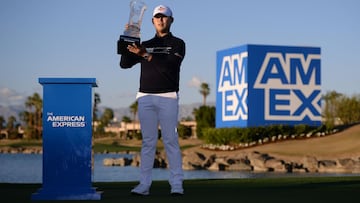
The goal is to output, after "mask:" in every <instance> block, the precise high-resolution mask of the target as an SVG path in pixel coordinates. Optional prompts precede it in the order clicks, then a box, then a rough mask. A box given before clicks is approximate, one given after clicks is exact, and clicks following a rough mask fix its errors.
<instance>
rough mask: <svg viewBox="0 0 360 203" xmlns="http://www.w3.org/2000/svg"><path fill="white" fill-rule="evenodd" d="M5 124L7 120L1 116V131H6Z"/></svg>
mask: <svg viewBox="0 0 360 203" xmlns="http://www.w3.org/2000/svg"><path fill="white" fill-rule="evenodd" d="M4 124H5V118H4V117H3V116H0V130H2V129H4Z"/></svg>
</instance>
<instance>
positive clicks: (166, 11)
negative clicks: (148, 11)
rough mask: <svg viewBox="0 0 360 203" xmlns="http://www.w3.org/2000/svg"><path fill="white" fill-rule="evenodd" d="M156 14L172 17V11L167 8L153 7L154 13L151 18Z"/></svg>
mask: <svg viewBox="0 0 360 203" xmlns="http://www.w3.org/2000/svg"><path fill="white" fill-rule="evenodd" d="M156 14H163V15H165V16H172V11H171V9H170V8H169V7H167V6H164V5H159V6H157V7H155V9H154V12H153V16H155V15H156Z"/></svg>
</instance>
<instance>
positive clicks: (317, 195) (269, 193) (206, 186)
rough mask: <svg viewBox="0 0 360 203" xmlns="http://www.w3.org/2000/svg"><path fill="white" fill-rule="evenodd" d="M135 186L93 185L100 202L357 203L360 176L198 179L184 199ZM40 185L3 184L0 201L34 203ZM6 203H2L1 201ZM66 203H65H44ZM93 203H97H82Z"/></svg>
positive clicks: (159, 185)
mask: <svg viewBox="0 0 360 203" xmlns="http://www.w3.org/2000/svg"><path fill="white" fill-rule="evenodd" d="M135 184H136V182H110V183H94V184H93V186H94V187H97V190H98V191H102V198H101V200H100V201H99V202H108V203H110V202H114V203H115V202H117V203H124V202H134V203H139V202H148V203H152V202H154V203H155V202H156V203H162V202H165V203H166V202H170V203H175V202H186V203H190V202H206V203H210V202H216V203H218V202H225V201H226V202H240V203H243V202H244V203H245V202H254V203H261V202H266V203H268V202H276V203H279V202H287V203H295V202H301V203H304V202H306V203H309V202H316V203H320V202H321V203H322V202H325V203H330V202H337V203H338V202H344V203H347V202H357V201H358V199H359V191H360V176H354V177H298V178H294V177H292V178H257V179H218V180H208V179H204V180H202V179H198V180H185V181H184V189H185V195H184V196H181V197H171V196H170V195H169V191H170V188H169V185H168V182H167V181H154V182H153V185H152V188H151V195H150V196H148V197H138V196H132V195H130V189H131V188H132V187H133V186H134V185H135ZM39 188H41V184H7V183H0V198H1V199H2V200H8V201H9V202H22V203H23V202H31V200H30V198H31V194H32V193H34V192H36V191H37V190H38V189H39ZM1 202H3V201H1ZM42 202H65V201H42ZM66 202H79V201H66ZM80 202H94V201H80Z"/></svg>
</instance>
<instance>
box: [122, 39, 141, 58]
mask: <svg viewBox="0 0 360 203" xmlns="http://www.w3.org/2000/svg"><path fill="white" fill-rule="evenodd" d="M133 43H135V44H137V45H140V38H138V37H130V36H126V35H120V39H119V40H118V42H117V53H118V54H126V53H129V51H128V50H127V46H128V45H129V44H133Z"/></svg>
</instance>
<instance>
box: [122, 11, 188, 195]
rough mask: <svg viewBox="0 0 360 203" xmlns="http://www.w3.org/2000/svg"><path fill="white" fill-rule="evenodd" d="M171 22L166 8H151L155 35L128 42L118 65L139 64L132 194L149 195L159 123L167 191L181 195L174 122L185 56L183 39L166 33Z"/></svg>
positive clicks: (176, 119) (181, 173)
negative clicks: (138, 136)
mask: <svg viewBox="0 0 360 203" xmlns="http://www.w3.org/2000/svg"><path fill="white" fill-rule="evenodd" d="M173 22H174V18H173V14H172V11H171V9H170V8H169V7H167V6H164V5H159V6H157V7H155V9H154V11H153V18H152V23H153V25H154V28H155V31H156V34H155V36H154V37H153V38H152V39H150V40H148V41H144V42H143V43H142V44H141V45H139V46H138V45H136V44H132V45H129V46H128V47H127V49H128V51H129V54H123V55H122V56H121V60H120V66H121V68H131V67H133V66H134V65H135V64H137V63H141V73H140V88H139V92H138V93H137V96H136V98H137V100H138V114H139V120H140V125H141V133H142V148H141V164H140V173H141V174H140V183H139V185H137V186H136V187H135V188H133V189H132V190H131V193H132V194H135V195H149V194H150V186H151V183H152V177H151V173H152V168H153V164H154V158H155V152H156V144H157V140H158V127H159V125H160V128H161V134H162V140H163V143H164V146H165V151H166V156H167V159H168V161H169V169H170V177H169V184H170V186H171V191H170V193H171V195H173V196H178V195H183V194H184V190H183V176H184V175H183V170H182V155H181V150H180V147H179V141H178V133H177V125H178V108H179V107H178V105H179V97H178V91H179V79H180V65H181V63H182V61H183V59H184V56H185V42H184V41H183V40H182V39H180V38H177V37H175V36H173V35H172V33H171V32H170V27H171V24H172V23H173Z"/></svg>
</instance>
